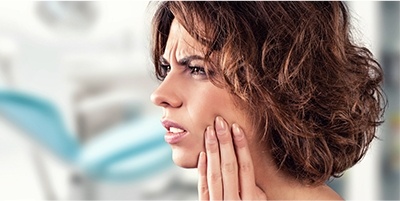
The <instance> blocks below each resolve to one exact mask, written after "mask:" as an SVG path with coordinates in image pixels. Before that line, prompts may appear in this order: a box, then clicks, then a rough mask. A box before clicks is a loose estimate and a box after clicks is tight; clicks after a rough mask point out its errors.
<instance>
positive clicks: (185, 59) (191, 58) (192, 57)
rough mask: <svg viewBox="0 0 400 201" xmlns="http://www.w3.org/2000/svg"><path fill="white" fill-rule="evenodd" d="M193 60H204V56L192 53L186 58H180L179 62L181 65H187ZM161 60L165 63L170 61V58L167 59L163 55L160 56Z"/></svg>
mask: <svg viewBox="0 0 400 201" xmlns="http://www.w3.org/2000/svg"><path fill="white" fill-rule="evenodd" d="M193 60H204V57H202V56H199V55H190V56H187V57H184V58H182V59H180V60H179V61H178V64H179V65H181V66H185V65H187V64H188V63H189V62H190V61H193ZM159 61H160V63H165V64H168V63H169V62H168V60H167V59H165V58H164V57H163V56H160V59H159Z"/></svg>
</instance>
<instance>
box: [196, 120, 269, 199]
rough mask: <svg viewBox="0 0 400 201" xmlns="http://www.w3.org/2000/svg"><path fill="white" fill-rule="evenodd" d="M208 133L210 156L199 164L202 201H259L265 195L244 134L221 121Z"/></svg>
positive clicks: (202, 153) (208, 151) (210, 127)
mask: <svg viewBox="0 0 400 201" xmlns="http://www.w3.org/2000/svg"><path fill="white" fill-rule="evenodd" d="M214 125H215V126H209V127H208V128H207V129H206V133H205V148H206V153H204V152H201V153H200V156H199V162H198V171H199V181H198V191H199V199H200V200H241V199H242V200H259V199H263V200H265V199H266V195H265V193H264V192H263V191H262V190H261V189H260V188H258V187H257V186H256V183H255V177H254V167H253V162H252V160H251V156H250V151H249V147H248V144H247V141H246V137H245V135H244V133H243V130H242V129H241V128H240V127H239V126H238V125H237V124H233V125H232V128H230V126H229V125H228V124H227V123H226V122H225V120H223V119H222V118H221V117H217V118H216V120H215V124H214Z"/></svg>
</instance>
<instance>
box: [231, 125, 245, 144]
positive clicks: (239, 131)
mask: <svg viewBox="0 0 400 201" xmlns="http://www.w3.org/2000/svg"><path fill="white" fill-rule="evenodd" d="M232 132H233V137H234V138H235V139H236V140H240V139H242V138H243V136H244V135H243V132H242V129H240V127H239V125H237V124H236V123H235V124H233V125H232Z"/></svg>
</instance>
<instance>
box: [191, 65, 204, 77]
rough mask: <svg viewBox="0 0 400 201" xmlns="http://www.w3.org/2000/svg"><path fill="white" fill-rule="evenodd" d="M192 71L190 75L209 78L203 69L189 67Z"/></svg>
mask: <svg viewBox="0 0 400 201" xmlns="http://www.w3.org/2000/svg"><path fill="white" fill-rule="evenodd" d="M188 68H189V69H190V74H192V75H195V76H207V74H206V71H205V70H204V68H203V67H198V66H189V67H188Z"/></svg>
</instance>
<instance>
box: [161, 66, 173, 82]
mask: <svg viewBox="0 0 400 201" xmlns="http://www.w3.org/2000/svg"><path fill="white" fill-rule="evenodd" d="M169 71H171V65H169V64H162V63H161V64H160V77H162V78H165V77H167V75H168V73H169Z"/></svg>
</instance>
